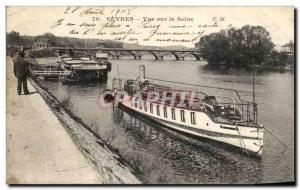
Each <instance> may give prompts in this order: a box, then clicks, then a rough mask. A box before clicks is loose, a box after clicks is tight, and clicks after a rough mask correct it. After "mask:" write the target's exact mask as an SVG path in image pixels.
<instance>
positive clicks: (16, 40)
mask: <svg viewBox="0 0 300 190" xmlns="http://www.w3.org/2000/svg"><path fill="white" fill-rule="evenodd" d="M6 44H7V46H10V47H13V46H16V45H24V40H23V39H22V37H21V36H20V33H19V32H15V31H11V32H10V33H6Z"/></svg>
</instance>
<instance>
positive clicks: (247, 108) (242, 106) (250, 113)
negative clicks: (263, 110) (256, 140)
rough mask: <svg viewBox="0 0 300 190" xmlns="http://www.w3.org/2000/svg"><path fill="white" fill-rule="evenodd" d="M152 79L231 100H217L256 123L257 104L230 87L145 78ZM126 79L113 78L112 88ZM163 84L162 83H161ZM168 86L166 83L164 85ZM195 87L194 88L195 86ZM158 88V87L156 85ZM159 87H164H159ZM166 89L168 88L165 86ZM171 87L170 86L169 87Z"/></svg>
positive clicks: (246, 119)
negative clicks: (242, 97) (185, 86)
mask: <svg viewBox="0 0 300 190" xmlns="http://www.w3.org/2000/svg"><path fill="white" fill-rule="evenodd" d="M147 79H151V81H152V80H154V81H161V82H167V83H176V84H181V85H188V86H193V87H194V88H193V91H194V92H195V93H196V94H202V95H204V96H215V97H219V98H225V99H229V100H231V102H219V103H220V104H228V105H232V106H233V107H234V110H236V109H238V110H239V112H240V115H241V117H242V118H243V119H244V120H245V121H246V122H247V124H249V123H257V104H256V103H253V102H249V101H246V100H242V99H241V97H240V95H239V93H238V91H237V90H235V89H231V88H222V87H214V86H207V85H199V84H189V83H183V82H173V81H167V80H161V79H155V78H147ZM126 81H127V79H119V78H115V79H113V88H116V87H118V89H120V90H124V88H123V87H124V84H125V82H126ZM161 86H163V85H161ZM166 86H168V85H166ZM195 87H196V88H195ZM156 88H160V87H156ZM161 89H164V88H163V87H161ZM165 89H166V90H167V89H168V88H165ZM169 89H171V88H169ZM171 90H172V91H180V90H174V89H171ZM182 91H186V92H188V91H190V90H182Z"/></svg>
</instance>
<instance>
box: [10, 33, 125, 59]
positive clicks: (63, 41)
mask: <svg viewBox="0 0 300 190" xmlns="http://www.w3.org/2000/svg"><path fill="white" fill-rule="evenodd" d="M36 42H43V43H46V44H47V46H51V47H53V46H59V47H66V46H67V47H83V48H85V47H89V48H95V47H112V48H122V47H123V44H122V43H121V42H116V41H112V40H99V39H80V38H71V37H58V36H55V35H53V34H51V33H45V34H43V35H39V36H21V35H20V33H18V32H15V31H11V32H9V33H6V47H7V50H8V51H7V54H8V55H9V54H11V53H13V52H14V51H16V49H17V48H16V47H19V46H24V47H33V46H34V45H35V43H36ZM50 54H51V53H50ZM50 54H49V52H48V53H47V50H43V51H41V52H39V51H37V52H36V55H37V57H39V56H44V55H48V56H50Z"/></svg>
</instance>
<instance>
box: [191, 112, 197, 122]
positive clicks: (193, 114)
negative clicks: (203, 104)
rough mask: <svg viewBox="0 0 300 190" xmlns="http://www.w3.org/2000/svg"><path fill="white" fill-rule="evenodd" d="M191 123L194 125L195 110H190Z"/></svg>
mask: <svg viewBox="0 0 300 190" xmlns="http://www.w3.org/2000/svg"><path fill="white" fill-rule="evenodd" d="M191 123H192V124H194V125H196V119H195V112H191Z"/></svg>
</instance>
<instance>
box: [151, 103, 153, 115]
mask: <svg viewBox="0 0 300 190" xmlns="http://www.w3.org/2000/svg"><path fill="white" fill-rule="evenodd" d="M150 113H153V104H152V103H150Z"/></svg>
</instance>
